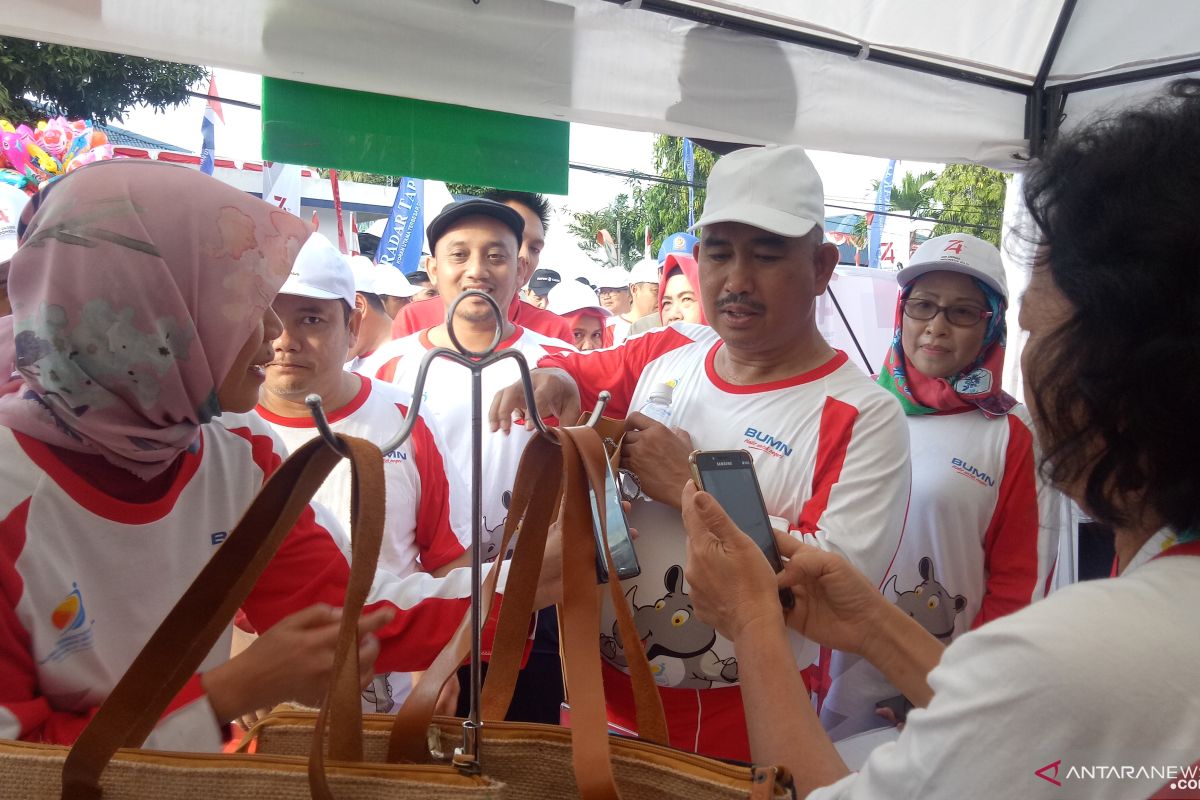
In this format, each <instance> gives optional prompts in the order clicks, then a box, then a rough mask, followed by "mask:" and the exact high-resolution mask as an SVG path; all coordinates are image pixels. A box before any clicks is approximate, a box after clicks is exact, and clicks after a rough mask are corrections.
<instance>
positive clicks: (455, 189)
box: [446, 183, 492, 197]
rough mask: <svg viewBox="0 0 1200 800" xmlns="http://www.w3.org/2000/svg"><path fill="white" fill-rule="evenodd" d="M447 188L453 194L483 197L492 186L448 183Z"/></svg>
mask: <svg viewBox="0 0 1200 800" xmlns="http://www.w3.org/2000/svg"><path fill="white" fill-rule="evenodd" d="M446 188H447V189H449V190H450V194H452V195H455V196H457V195H460V194H465V195H470V196H471V197H482V196H483V194H484V193H485V192H490V191H491V190H492V187H491V186H476V185H475V184H473V183H447V184H446Z"/></svg>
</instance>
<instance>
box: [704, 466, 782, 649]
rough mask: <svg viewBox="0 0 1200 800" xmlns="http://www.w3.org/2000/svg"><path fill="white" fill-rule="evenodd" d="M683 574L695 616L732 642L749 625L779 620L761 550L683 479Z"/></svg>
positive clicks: (779, 611) (772, 580) (771, 580)
mask: <svg viewBox="0 0 1200 800" xmlns="http://www.w3.org/2000/svg"><path fill="white" fill-rule="evenodd" d="M682 506H683V523H684V526H685V527H686V528H687V533H688V541H687V563H686V565H685V566H684V577H685V578H686V579H687V584H688V587H689V588H688V591H689V594H690V597H691V599H692V607H693V608H694V609H695V611H696V614H697V615H698V616H699V617H700V619H702V620H704V621H705V622H707V623H708V624H709V625H712V626H713V627H714V628H716V629H717V632H718V633H720V634H721V635H722V636H724V637H725V638H726V639H729V640H730V641H732V642H736V641H737V640H738V638H739V637H740V636H741V634H742V631H744V630H747V629H748V626H759V625H781V623H782V622H783V607H782V606H781V605H780V603H779V592H778V590H777V589H776V584H775V575H774V574H773V573H772V571H771V565H770V564H769V563H767V559H766V556H764V555H763V554H762V551H761V550H759V549H758V545H756V544H755V543H754V542H753V541H752V540H751V539H750V537H749V536H747V535H746V534H745V533H743V532H742V531H741V530H740V529H739V528H738V527H737V526H736V525H734V524H733V520H731V519H730V518H729V516H728V515H727V514H726V513H725V511H724V510H723V509H722V508H721V506H720V505H718V503H717V501H716V500H714V499H713V498H712V495H710V494H707V493H705V492H701V491H699V490H697V489H696V484H695V483H693V482H692V481H688V482H687V483H686V484H685V486H684V488H683V498H682Z"/></svg>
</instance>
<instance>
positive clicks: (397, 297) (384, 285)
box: [374, 264, 421, 319]
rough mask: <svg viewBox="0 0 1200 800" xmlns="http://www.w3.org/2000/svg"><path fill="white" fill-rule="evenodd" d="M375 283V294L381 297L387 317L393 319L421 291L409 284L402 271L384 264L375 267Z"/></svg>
mask: <svg viewBox="0 0 1200 800" xmlns="http://www.w3.org/2000/svg"><path fill="white" fill-rule="evenodd" d="M374 283H375V294H377V295H379V299H380V300H382V301H383V307H384V309H385V310H386V311H387V315H388V316H389V317H391V318H392V319H395V318H396V317H397V316H398V315H399V314H400V311H401V310H403V309H404V307H405V306H407V305H408V304H409V303H411V302H412V299H413V297H415V296H416V295H417V293H418V292H420V291H421V287H420V286H413V285H412V284H411V283H409V282H408V278H405V277H404V274H403V273H401V272H400V270H398V269H396V268H395V267H391V266H386V265H383V264H376V265H375V275H374Z"/></svg>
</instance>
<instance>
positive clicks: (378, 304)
mask: <svg viewBox="0 0 1200 800" xmlns="http://www.w3.org/2000/svg"><path fill="white" fill-rule="evenodd" d="M358 294H361V295H362V297H363V300H366V301H367V305H368V306H370V307H371V309H372V310H373V311H378V312H379V313H380V314H386V313H387V307H386V306H384V304H383V298H382V297H380V296H379V295H377V294H374V293H373V292H358Z"/></svg>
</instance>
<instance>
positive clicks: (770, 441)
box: [743, 428, 792, 456]
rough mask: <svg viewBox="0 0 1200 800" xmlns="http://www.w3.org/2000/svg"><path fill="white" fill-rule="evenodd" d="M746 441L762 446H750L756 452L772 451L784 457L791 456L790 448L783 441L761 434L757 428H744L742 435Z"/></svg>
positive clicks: (767, 434)
mask: <svg viewBox="0 0 1200 800" xmlns="http://www.w3.org/2000/svg"><path fill="white" fill-rule="evenodd" d="M743 435H744V436H745V437H746V438H747V439H751V440H753V441H755V442H760V443H761V444H762V445H765V447H763V446H759V445H752V446H753V447H754V448H755V449H756V450H773V451H774V452H776V453H782V454H783V455H785V456H790V455H791V454H792V446H791V445H790V444H788V443H787V442H785V441H782V440H780V439H776V438H775V437H774V436H772V435H771V434H769V433H763V432H762V431H760V430H759V429H758V428H746V432H745V433H744V434H743Z"/></svg>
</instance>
